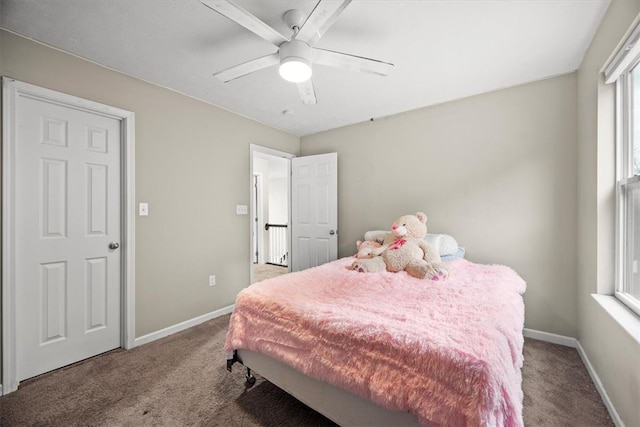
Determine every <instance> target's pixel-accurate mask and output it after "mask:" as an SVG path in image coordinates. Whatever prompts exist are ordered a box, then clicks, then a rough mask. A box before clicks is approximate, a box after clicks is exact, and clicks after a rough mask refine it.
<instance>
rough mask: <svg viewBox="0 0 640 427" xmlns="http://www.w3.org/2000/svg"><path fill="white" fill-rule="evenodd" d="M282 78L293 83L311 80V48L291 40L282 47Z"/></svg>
mask: <svg viewBox="0 0 640 427" xmlns="http://www.w3.org/2000/svg"><path fill="white" fill-rule="evenodd" d="M279 52H280V68H279V71H280V76H281V77H282V78H283V79H285V80H287V81H289V82H293V83H300V82H305V81H307V80H309V79H310V78H311V74H312V73H313V71H312V69H311V47H310V46H309V45H308V44H306V43H305V42H302V41H299V40H295V39H293V40H291V41H288V42H284V43H282V44H281V45H280V51H279Z"/></svg>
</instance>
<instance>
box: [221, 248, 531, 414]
mask: <svg viewBox="0 0 640 427" xmlns="http://www.w3.org/2000/svg"><path fill="white" fill-rule="evenodd" d="M352 262H353V258H352V257H346V258H342V259H338V260H336V261H333V262H330V263H327V264H324V265H321V266H318V267H314V268H310V269H307V270H304V271H300V272H296V273H291V274H286V275H283V276H279V277H277V278H273V279H268V280H265V281H262V282H258V283H255V284H253V285H251V286H249V287H248V288H245V289H244V290H243V291H242V292H240V294H238V297H237V299H236V305H235V308H234V312H233V314H232V316H231V320H230V324H229V331H228V334H227V337H226V341H225V351H226V352H227V358H228V366H230V365H231V364H232V363H233V362H234V361H236V360H239V361H241V362H242V363H243V364H244V365H245V366H247V367H248V368H251V369H252V370H254V371H255V372H257V373H259V374H260V375H261V376H263V377H264V378H266V379H267V380H269V381H271V382H272V383H274V384H275V385H277V386H279V387H281V388H282V389H284V390H285V391H287V392H289V393H290V394H292V395H293V396H294V397H296V398H298V399H299V400H301V401H302V402H303V403H305V404H307V405H308V406H310V407H312V408H314V409H316V410H317V411H318V412H320V413H322V414H323V415H325V416H327V417H328V418H329V419H331V420H333V421H335V422H336V423H338V424H340V425H423V426H427V425H446V426H458V425H460V426H522V425H523V421H522V377H521V368H522V362H523V356H522V348H523V343H524V338H523V336H522V329H523V325H524V303H523V299H522V294H523V293H524V291H525V288H526V285H525V283H524V281H523V280H522V278H520V277H519V276H518V274H517V273H516V272H515V271H513V270H512V269H511V268H509V267H506V266H502V265H481V264H475V263H473V262H470V261H468V260H466V259H456V260H453V261H451V262H449V263H448V266H449V270H450V272H449V279H448V280H446V281H444V282H443V281H430V280H420V279H415V278H412V277H410V276H409V275H407V274H406V273H404V272H399V273H389V272H381V273H358V272H355V271H353V270H350V269H349V266H350V265H351V263H352Z"/></svg>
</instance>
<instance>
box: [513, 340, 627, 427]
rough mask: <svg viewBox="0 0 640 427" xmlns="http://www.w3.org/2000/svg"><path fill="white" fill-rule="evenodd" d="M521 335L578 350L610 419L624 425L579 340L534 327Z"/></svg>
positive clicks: (618, 424) (618, 425) (621, 425)
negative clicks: (537, 329)
mask: <svg viewBox="0 0 640 427" xmlns="http://www.w3.org/2000/svg"><path fill="white" fill-rule="evenodd" d="M523 335H524V336H525V337H527V338H533V339H536V340H540V341H546V342H550V343H552V344H559V345H564V346H567V347H572V348H575V349H576V350H577V351H578V354H579V355H580V358H581V359H582V363H584V366H585V367H586V368H587V372H589V376H590V377H591V380H592V381H593V385H594V386H595V387H596V390H598V394H599V395H600V398H601V399H602V402H603V403H604V406H606V408H607V411H609V415H610V416H611V420H612V421H613V423H614V424H615V425H616V427H625V425H624V423H623V422H622V420H621V419H620V415H619V414H618V411H616V408H615V407H614V406H613V403H612V402H611V399H609V395H608V394H607V391H606V390H605V388H604V386H603V385H602V381H600V377H598V374H597V373H596V371H595V369H593V365H591V362H589V358H588V357H587V353H585V351H584V348H583V347H582V345H580V341H578V340H577V339H575V338H571V337H566V336H564V335H557V334H552V333H550V332H542V331H536V330H535V329H527V328H524V330H523Z"/></svg>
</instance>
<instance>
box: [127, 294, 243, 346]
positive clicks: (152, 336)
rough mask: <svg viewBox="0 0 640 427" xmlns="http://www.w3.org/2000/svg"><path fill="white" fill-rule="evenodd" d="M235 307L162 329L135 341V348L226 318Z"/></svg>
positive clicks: (224, 308)
mask: <svg viewBox="0 0 640 427" xmlns="http://www.w3.org/2000/svg"><path fill="white" fill-rule="evenodd" d="M234 307H235V304H232V305H230V306H227V307H223V308H221V309H219V310H215V311H212V312H211V313H207V314H203V315H202V316H198V317H194V318H193V319H190V320H185V321H184V322H180V323H178V324H175V325H173V326H169V327H166V328H164V329H160V330H159V331H156V332H151V333H150V334H147V335H143V336H141V337H138V338H136V339H135V340H134V341H133V346H134V347H137V346H139V345H142V344H147V343H150V342H151V341H155V340H158V339H160V338H164V337H167V336H169V335H171V334H175V333H176V332H180V331H184V330H185V329H188V328H190V327H192V326H196V325H199V324H200V323H203V322H206V321H207V320H211V319H215V318H216V317H220V316H224V315H225V314H229V313H231V312H232V311H233V308H234Z"/></svg>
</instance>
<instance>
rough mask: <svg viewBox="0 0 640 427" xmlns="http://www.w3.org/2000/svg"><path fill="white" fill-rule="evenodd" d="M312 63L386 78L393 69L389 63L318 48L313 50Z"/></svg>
mask: <svg viewBox="0 0 640 427" xmlns="http://www.w3.org/2000/svg"><path fill="white" fill-rule="evenodd" d="M313 62H314V63H316V64H322V65H329V66H331V67H342V68H348V69H350V70H354V71H362V72H363V73H370V74H377V75H379V76H386V75H388V74H389V73H390V72H391V70H392V69H393V64H391V63H389V62H384V61H379V60H377V59H371V58H364V57H362V56H355V55H349V54H347V53H340V52H334V51H332V50H325V49H318V48H314V49H313Z"/></svg>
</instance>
